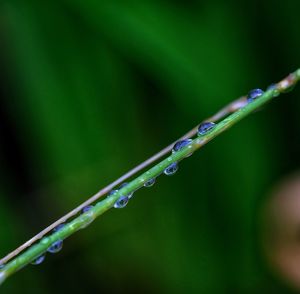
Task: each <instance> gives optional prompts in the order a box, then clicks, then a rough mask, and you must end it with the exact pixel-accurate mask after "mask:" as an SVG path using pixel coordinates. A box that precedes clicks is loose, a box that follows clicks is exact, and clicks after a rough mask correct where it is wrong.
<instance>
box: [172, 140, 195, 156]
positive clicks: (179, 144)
mask: <svg viewBox="0 0 300 294" xmlns="http://www.w3.org/2000/svg"><path fill="white" fill-rule="evenodd" d="M192 142H193V140H192V139H185V140H181V141H178V142H176V143H175V144H174V146H173V149H172V152H173V153H175V152H177V151H179V150H181V149H182V148H183V147H185V146H187V145H189V144H190V143H192Z"/></svg>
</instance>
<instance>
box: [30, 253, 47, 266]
mask: <svg viewBox="0 0 300 294" xmlns="http://www.w3.org/2000/svg"><path fill="white" fill-rule="evenodd" d="M45 258H46V255H44V254H43V255H40V256H39V257H38V258H36V259H35V260H34V261H32V262H31V264H33V265H39V264H41V263H42V262H43V261H44V260H45Z"/></svg>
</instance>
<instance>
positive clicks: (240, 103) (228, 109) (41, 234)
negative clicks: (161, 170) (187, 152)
mask: <svg viewBox="0 0 300 294" xmlns="http://www.w3.org/2000/svg"><path fill="white" fill-rule="evenodd" d="M245 104H246V98H245V97H241V98H239V99H237V100H235V101H233V102H231V103H230V104H228V105H227V106H225V107H224V108H223V109H221V110H220V111H218V112H217V113H216V114H214V115H213V116H212V117H210V118H207V119H206V121H212V122H216V121H218V120H220V119H222V118H224V117H225V116H227V115H228V114H230V113H233V112H235V111H236V110H237V109H239V108H241V107H243V106H244V105H245ZM197 128H198V125H197V126H196V127H194V128H193V129H191V130H190V131H189V132H187V133H186V134H185V135H183V136H182V137H181V138H179V139H178V140H183V139H188V138H191V137H193V136H195V135H196V133H197ZM178 140H176V141H178ZM176 141H175V142H176ZM175 142H173V143H172V144H170V145H168V146H167V147H165V148H164V149H162V150H161V151H159V152H158V153H156V154H155V155H153V156H151V157H150V158H148V159H147V160H145V161H144V162H142V163H141V164H139V165H137V166H136V167H134V168H133V169H131V170H130V171H128V172H127V173H125V174H124V175H122V176H121V177H120V178H118V179H117V180H115V181H114V182H112V183H110V184H109V185H107V186H106V187H104V188H102V189H101V190H100V191H99V192H97V193H96V194H95V195H93V196H92V197H90V198H89V199H88V200H86V201H84V202H83V203H81V204H80V205H78V206H77V207H76V208H74V209H73V210H72V211H70V212H68V213H67V214H65V215H64V216H62V217H61V218H60V219H58V220H57V221H55V222H54V223H52V224H51V225H49V226H48V227H46V228H45V229H43V230H42V231H40V232H39V233H38V234H36V235H35V236H33V237H32V238H31V239H29V240H28V241H26V242H25V243H23V244H22V245H21V246H19V247H18V248H16V249H15V250H14V251H12V252H10V253H9V254H7V255H6V256H5V257H3V258H2V259H1V260H0V264H4V263H7V262H8V261H9V260H10V259H12V258H13V257H15V256H17V255H18V254H20V253H21V252H22V251H23V250H25V249H26V248H27V247H30V246H31V245H32V244H34V243H35V242H37V241H38V240H39V239H41V238H43V237H44V236H45V235H46V234H48V233H49V232H50V231H52V230H53V229H54V228H55V227H57V226H58V225H60V224H62V223H65V222H66V221H68V220H69V219H70V218H71V217H73V216H74V215H76V214H77V213H78V212H80V211H81V210H82V208H83V207H85V206H87V205H90V204H92V203H94V202H95V201H97V200H98V199H99V198H100V197H102V196H104V195H105V194H107V193H108V192H109V191H110V190H112V189H113V188H115V187H116V186H117V185H119V184H121V183H122V182H124V181H126V180H127V179H129V178H130V177H132V176H134V175H135V174H136V173H138V172H139V171H141V170H143V169H145V168H146V167H147V166H149V165H151V164H152V163H154V162H156V161H157V160H159V159H160V158H162V157H163V156H165V155H166V154H168V153H169V152H170V151H171V150H172V148H173V146H174V144H175Z"/></svg>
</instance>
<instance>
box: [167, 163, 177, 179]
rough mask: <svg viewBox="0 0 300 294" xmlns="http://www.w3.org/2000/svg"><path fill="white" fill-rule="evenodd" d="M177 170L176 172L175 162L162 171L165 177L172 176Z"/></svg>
mask: <svg viewBox="0 0 300 294" xmlns="http://www.w3.org/2000/svg"><path fill="white" fill-rule="evenodd" d="M177 170H178V164H177V162H173V163H172V164H170V165H169V166H168V167H167V168H166V169H165V170H164V174H165V175H167V176H172V175H174V174H175V173H176V172H177Z"/></svg>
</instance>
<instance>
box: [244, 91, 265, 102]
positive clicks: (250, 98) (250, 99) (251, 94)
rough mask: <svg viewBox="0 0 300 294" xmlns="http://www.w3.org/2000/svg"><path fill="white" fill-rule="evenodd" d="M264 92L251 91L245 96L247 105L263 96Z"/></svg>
mask: <svg viewBox="0 0 300 294" xmlns="http://www.w3.org/2000/svg"><path fill="white" fill-rule="evenodd" d="M263 94H264V91H263V90H261V89H253V90H251V91H250V92H249V93H248V95H247V101H248V103H250V102H253V101H254V100H255V99H256V98H258V97H259V96H261V95H263Z"/></svg>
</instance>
